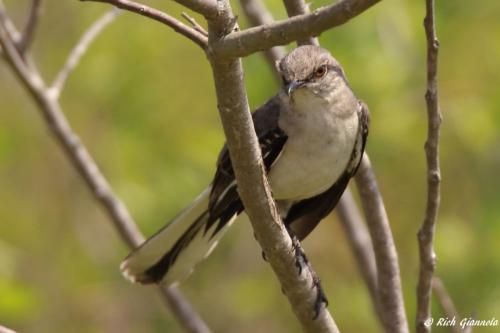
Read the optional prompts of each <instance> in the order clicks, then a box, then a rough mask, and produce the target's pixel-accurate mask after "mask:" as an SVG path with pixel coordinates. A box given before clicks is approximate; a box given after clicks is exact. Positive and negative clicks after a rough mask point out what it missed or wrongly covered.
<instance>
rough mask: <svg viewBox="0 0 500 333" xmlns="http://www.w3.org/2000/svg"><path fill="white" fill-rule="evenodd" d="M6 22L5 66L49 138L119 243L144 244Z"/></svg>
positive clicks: (180, 313)
mask: <svg viewBox="0 0 500 333" xmlns="http://www.w3.org/2000/svg"><path fill="white" fill-rule="evenodd" d="M6 18H7V15H6V14H5V12H4V11H3V8H0V45H1V46H2V49H3V50H4V57H5V59H6V61H7V63H8V64H9V65H10V67H11V69H12V70H13V71H14V73H15V74H16V76H17V77H18V79H19V80H20V81H21V83H22V85H23V86H24V87H25V88H26V89H27V90H28V92H29V93H30V95H31V97H32V98H33V100H34V101H35V102H36V104H37V106H38V108H39V110H40V111H41V113H42V115H43V117H44V120H45V122H46V124H47V127H48V128H49V130H50V132H51V134H52V135H53V136H54V138H55V139H56V142H57V143H58V144H59V145H60V147H61V148H62V149H63V151H64V153H65V155H66V157H67V158H68V159H69V160H70V162H71V163H72V164H73V166H74V167H75V169H76V170H77V171H78V172H79V174H80V175H81V176H82V178H83V180H84V181H85V184H86V185H87V186H88V187H89V189H90V190H91V192H92V194H93V195H94V198H95V199H96V200H97V202H98V203H99V204H100V205H101V206H102V207H103V208H104V210H105V212H106V213H107V214H108V216H109V217H110V219H111V221H112V222H113V224H114V226H115V228H116V229H117V230H118V232H119V234H120V236H121V238H122V240H123V241H124V242H125V243H126V244H127V245H128V246H129V247H130V248H135V247H137V246H138V245H139V244H141V243H142V242H143V241H144V238H143V236H142V235H141V233H140V231H139V229H138V228H137V225H136V224H135V222H134V220H133V218H132V216H131V215H130V213H129V212H128V210H127V207H126V206H125V204H124V203H123V202H122V201H121V200H120V199H119V198H118V196H116V194H115V193H114V192H113V190H112V189H111V186H110V185H109V183H108V182H107V180H106V178H105V177H104V176H103V174H102V173H101V172H100V170H99V168H98V166H97V164H96V163H95V161H94V160H93V158H92V156H91V155H90V153H89V152H88V150H87V149H86V148H85V146H84V145H83V144H82V143H81V141H80V139H79V137H78V136H77V135H76V133H75V132H74V131H73V129H72V128H71V126H70V124H69V122H68V120H67V119H66V117H65V116H64V113H63V111H62V109H61V106H60V104H59V101H58V99H57V98H55V96H54V95H53V94H51V93H50V91H49V89H48V88H47V87H46V85H45V83H44V81H43V79H42V77H41V76H40V75H39V74H38V70H37V69H36V67H34V65H33V64H30V65H29V66H28V65H27V63H26V62H25V61H24V59H23V58H22V56H21V54H20V53H19V50H18V49H17V48H16V46H15V44H14V41H13V40H12V39H11V37H10V35H9V34H8V32H7V29H6V26H5V22H6ZM160 289H161V292H162V294H163V295H164V297H166V301H167V303H168V304H170V306H171V308H172V310H173V312H174V313H175V314H176V318H177V319H178V320H179V322H180V324H181V325H182V326H183V327H184V328H185V329H186V330H187V331H188V332H191V333H209V332H210V330H209V329H208V327H207V326H206V324H205V323H204V322H203V320H202V319H201V318H200V317H199V315H198V314H197V313H196V312H195V310H194V309H193V308H192V307H191V306H190V305H189V303H188V302H187V300H185V299H184V298H183V296H182V295H181V294H180V292H179V291H177V290H176V289H174V288H169V289H166V288H163V289H162V288H160Z"/></svg>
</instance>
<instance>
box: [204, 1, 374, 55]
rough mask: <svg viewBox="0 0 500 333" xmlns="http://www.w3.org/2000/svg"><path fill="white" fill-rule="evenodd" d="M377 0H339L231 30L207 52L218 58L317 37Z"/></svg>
mask: <svg viewBox="0 0 500 333" xmlns="http://www.w3.org/2000/svg"><path fill="white" fill-rule="evenodd" d="M379 1H380V0H341V1H339V2H337V3H335V4H332V5H329V6H326V7H323V8H320V9H316V10H315V11H313V12H312V13H309V14H303V15H298V16H294V17H292V18H288V19H286V20H283V21H277V22H275V23H272V24H267V25H264V26H258V27H254V28H249V29H245V30H242V31H237V32H233V33H231V34H229V35H227V36H225V37H224V38H222V39H220V40H218V41H217V42H215V43H214V44H212V45H211V49H212V50H211V52H213V53H216V54H217V55H219V56H220V57H227V58H231V57H243V56H246V55H249V54H252V53H255V52H257V51H262V50H266V49H268V48H270V47H272V46H276V45H285V44H288V43H290V42H292V41H294V40H299V39H304V38H307V37H309V36H318V35H319V34H320V33H322V32H323V31H325V30H327V29H329V28H333V27H335V26H339V25H341V24H344V23H346V22H347V21H349V20H350V19H351V18H353V17H355V16H357V15H359V14H361V13H362V12H363V11H365V10H366V9H368V8H370V7H371V6H373V5H374V4H376V3H377V2H379ZM263 36H264V37H265V38H262V37H263Z"/></svg>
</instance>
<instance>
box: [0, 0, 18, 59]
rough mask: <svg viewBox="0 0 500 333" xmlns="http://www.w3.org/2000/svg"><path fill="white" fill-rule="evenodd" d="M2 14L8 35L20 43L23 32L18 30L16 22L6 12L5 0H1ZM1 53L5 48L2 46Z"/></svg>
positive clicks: (14, 41) (0, 11)
mask: <svg viewBox="0 0 500 333" xmlns="http://www.w3.org/2000/svg"><path fill="white" fill-rule="evenodd" d="M0 15H1V16H2V17H1V18H0V19H1V20H2V22H3V23H2V24H3V26H4V29H5V31H6V33H7V35H8V36H7V37H8V38H9V39H10V40H12V41H13V43H14V45H16V47H17V44H18V43H19V40H20V39H21V34H20V33H19V31H17V29H16V27H15V26H14V23H12V21H11V20H10V18H9V17H8V16H7V14H6V13H5V5H4V4H3V1H2V0H0ZM0 55H3V48H0Z"/></svg>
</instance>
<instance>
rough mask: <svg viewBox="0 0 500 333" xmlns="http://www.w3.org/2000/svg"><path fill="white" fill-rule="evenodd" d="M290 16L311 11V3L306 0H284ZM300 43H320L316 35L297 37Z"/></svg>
mask: <svg viewBox="0 0 500 333" xmlns="http://www.w3.org/2000/svg"><path fill="white" fill-rule="evenodd" d="M283 2H284V3H285V8H286V12H287V14H288V17H292V16H297V15H302V14H307V13H309V5H308V4H306V2H305V1H304V0H283ZM297 44H298V45H319V42H318V39H317V38H315V37H306V38H300V39H297Z"/></svg>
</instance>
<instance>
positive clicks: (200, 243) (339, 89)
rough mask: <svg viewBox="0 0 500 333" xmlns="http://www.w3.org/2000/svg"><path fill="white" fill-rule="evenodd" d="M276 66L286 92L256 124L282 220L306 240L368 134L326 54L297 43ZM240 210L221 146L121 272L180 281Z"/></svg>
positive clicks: (363, 111) (362, 112)
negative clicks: (178, 207) (210, 168)
mask: <svg viewBox="0 0 500 333" xmlns="http://www.w3.org/2000/svg"><path fill="white" fill-rule="evenodd" d="M276 67H277V69H278V71H279V73H280V74H281V76H282V78H283V87H282V89H281V90H280V91H279V93H278V94H277V95H276V96H274V97H273V98H271V99H270V100H269V101H268V102H267V103H266V104H265V105H263V106H262V107H260V108H259V109H257V110H256V111H255V112H254V113H253V120H254V125H255V131H256V134H257V137H258V139H259V143H260V147H261V151H262V156H263V160H264V165H265V167H266V170H267V172H268V179H269V183H270V185H271V189H272V191H273V196H274V198H275V199H276V201H277V204H278V206H279V208H280V213H281V215H282V218H283V220H284V222H285V224H286V225H287V226H289V227H290V228H291V229H292V230H293V231H294V232H295V234H296V235H297V236H298V238H299V239H303V238H304V237H306V236H307V235H308V234H309V233H310V232H311V231H312V230H313V229H314V227H315V226H316V225H317V224H318V223H319V222H320V221H321V220H322V219H323V218H324V217H325V216H327V215H328V214H329V213H330V212H331V211H332V209H333V208H334V207H335V205H336V204H337V202H338V200H339V199H340V196H341V195H342V193H343V191H344V190H345V188H346V186H347V184H348V182H349V179H350V178H351V177H352V176H353V175H354V174H355V172H356V170H357V168H358V166H359V163H360V161H361V157H362V154H363V151H364V147H365V143H366V137H367V134H368V110H367V108H366V106H365V105H364V104H363V103H362V102H361V101H359V100H358V99H357V98H356V97H355V95H354V93H353V92H352V90H351V88H350V87H349V84H348V82H347V79H346V77H345V75H344V72H343V70H342V68H341V67H340V64H339V63H338V62H337V60H335V59H334V58H333V57H332V56H331V54H330V53H329V52H328V51H327V50H325V49H322V48H320V47H317V46H301V47H299V48H296V49H295V50H293V51H292V52H290V53H289V54H288V55H286V56H285V57H284V58H283V59H282V60H281V61H279V62H278V63H277V66H276ZM243 211H244V207H243V204H242V202H241V200H240V198H239V196H238V191H237V184H236V181H235V178H234V173H233V170H232V165H231V160H230V156H229V153H228V150H227V148H226V147H224V148H223V149H222V151H221V153H220V155H219V158H218V160H217V170H216V172H215V176H214V179H213V181H212V183H211V185H210V186H209V187H208V188H207V189H206V190H205V191H204V192H203V193H202V194H201V195H200V196H199V197H198V198H197V199H196V200H195V201H194V202H193V203H192V204H191V205H190V206H189V207H188V208H186V209H185V210H184V211H183V212H181V213H180V214H179V216H177V217H176V218H175V219H174V220H173V221H172V222H171V223H170V224H168V225H167V226H166V227H164V228H163V229H162V230H160V231H159V232H158V233H157V234H156V235H154V236H152V237H151V238H150V239H148V240H147V241H146V242H145V243H144V244H143V245H142V246H141V247H139V248H138V249H137V250H135V251H134V252H132V253H131V254H130V255H129V256H128V257H127V258H126V259H125V260H124V261H123V263H122V266H121V269H122V271H123V273H124V275H125V276H127V277H128V278H129V279H131V280H132V281H134V282H140V283H151V282H163V283H165V284H171V283H173V282H176V281H178V280H180V279H182V278H183V277H185V276H187V275H188V274H189V273H190V272H191V271H192V269H193V267H194V266H195V265H196V263H197V262H199V261H201V260H202V259H203V258H205V257H206V256H208V254H209V253H210V252H211V251H212V250H213V248H214V247H215V245H216V244H217V241H218V240H219V238H220V237H221V236H222V235H223V234H224V232H225V231H226V230H227V228H228V227H229V226H230V225H231V223H233V222H234V220H235V218H236V217H237V216H238V215H239V214H240V213H242V212H243Z"/></svg>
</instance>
